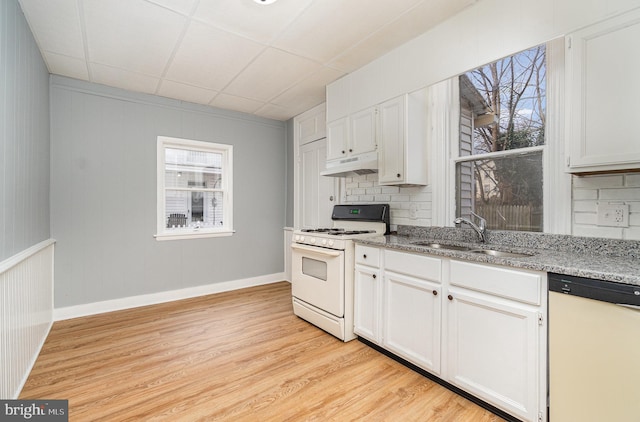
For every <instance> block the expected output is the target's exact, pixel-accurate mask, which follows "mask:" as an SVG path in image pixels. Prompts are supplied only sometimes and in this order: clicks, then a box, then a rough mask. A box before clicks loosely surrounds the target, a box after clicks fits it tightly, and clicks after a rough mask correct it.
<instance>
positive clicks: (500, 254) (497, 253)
mask: <svg viewBox="0 0 640 422" xmlns="http://www.w3.org/2000/svg"><path fill="white" fill-rule="evenodd" d="M469 252H471V253H478V254H483V255H491V256H495V257H497V258H525V257H528V256H533V255H532V254H528V253H519V252H505V251H496V250H495V249H473V250H470V251H469Z"/></svg>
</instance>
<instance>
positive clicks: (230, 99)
mask: <svg viewBox="0 0 640 422" xmlns="http://www.w3.org/2000/svg"><path fill="white" fill-rule="evenodd" d="M209 105H212V106H214V107H219V108H224V109H227V110H235V111H242V112H243V113H251V114H252V113H254V112H255V111H256V110H257V109H259V108H260V107H262V106H263V105H264V103H263V102H261V101H255V100H250V99H249V98H242V97H236V96H234V95H228V94H225V93H221V94H220V95H218V96H217V97H216V98H214V99H213V101H211V103H209Z"/></svg>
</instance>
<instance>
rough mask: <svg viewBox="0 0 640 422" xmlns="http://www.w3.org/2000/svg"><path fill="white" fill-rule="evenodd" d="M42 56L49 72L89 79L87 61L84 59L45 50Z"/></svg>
mask: <svg viewBox="0 0 640 422" xmlns="http://www.w3.org/2000/svg"><path fill="white" fill-rule="evenodd" d="M43 57H44V60H45V62H46V63H47V67H48V68H49V73H53V74H56V75H62V76H68V77H70V78H75V79H81V80H84V81H88V80H89V71H88V69H87V62H85V61H84V60H82V59H76V58H75V57H69V56H63V55H61V54H55V53H49V52H45V53H44V54H43Z"/></svg>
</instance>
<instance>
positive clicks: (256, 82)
mask: <svg viewBox="0 0 640 422" xmlns="http://www.w3.org/2000/svg"><path fill="white" fill-rule="evenodd" d="M321 69H322V66H321V65H319V64H318V63H315V62H313V61H311V60H308V59H305V58H303V57H299V56H295V55H293V54H290V53H287V52H285V51H281V50H277V49H275V48H268V49H267V50H266V51H265V52H264V53H263V54H262V55H260V57H258V58H257V59H256V60H255V61H254V62H253V63H251V64H250V65H249V66H248V67H247V68H246V69H245V70H244V71H243V72H242V73H241V74H240V75H238V77H237V78H236V79H234V80H233V82H231V83H230V84H229V86H228V87H227V88H226V89H225V92H226V93H228V94H231V95H237V96H240V97H244V98H252V99H255V100H258V101H264V102H268V101H269V100H270V99H271V98H273V97H275V96H277V95H279V94H280V93H282V92H283V91H284V90H286V89H288V88H290V87H291V86H293V85H295V84H296V83H297V82H299V81H301V80H303V79H304V78H306V77H308V76H309V75H310V74H313V73H315V72H318V71H320V70H321Z"/></svg>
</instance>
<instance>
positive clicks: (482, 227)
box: [453, 211, 487, 243]
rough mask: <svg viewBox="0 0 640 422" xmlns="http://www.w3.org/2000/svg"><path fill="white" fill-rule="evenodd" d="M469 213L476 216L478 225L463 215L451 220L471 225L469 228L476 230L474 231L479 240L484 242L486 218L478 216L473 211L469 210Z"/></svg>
mask: <svg viewBox="0 0 640 422" xmlns="http://www.w3.org/2000/svg"><path fill="white" fill-rule="evenodd" d="M471 215H473V216H474V217H476V218H477V219H478V225H476V224H475V223H474V222H473V221H471V220H467V219H466V218H463V217H458V218H456V219H455V220H453V224H462V223H465V224H468V225H470V226H471V228H472V229H473V230H475V231H476V233H478V237H479V238H480V242H482V243H484V241H485V237H484V234H485V232H486V231H487V220H485V219H484V218H482V217H480V216H479V215H478V214H476V213H474V212H473V211H472V212H471Z"/></svg>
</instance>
